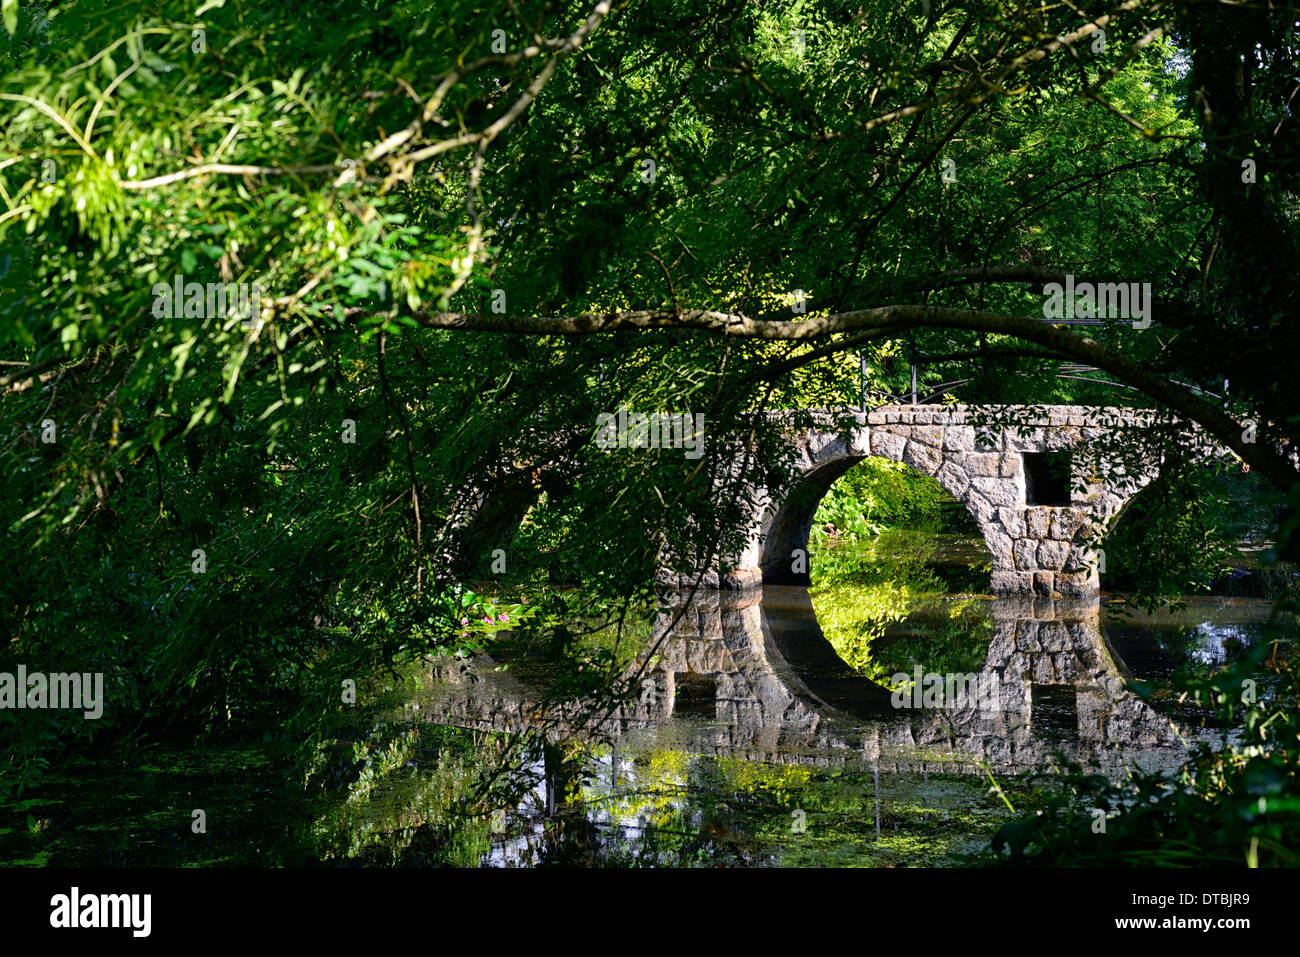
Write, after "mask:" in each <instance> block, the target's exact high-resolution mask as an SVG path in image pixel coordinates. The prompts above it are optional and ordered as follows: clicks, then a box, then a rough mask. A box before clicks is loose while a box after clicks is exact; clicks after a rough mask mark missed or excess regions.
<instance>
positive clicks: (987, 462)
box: [955, 452, 1002, 478]
mask: <svg viewBox="0 0 1300 957" xmlns="http://www.w3.org/2000/svg"><path fill="white" fill-rule="evenodd" d="M955 458H956V461H957V463H958V464H959V465H961V467H962V468H964V469H965V470H966V472H967V474H968V475H970V476H971V477H972V478H974V477H976V476H978V477H980V478H996V477H997V475H998V463H999V462H1000V461H1001V459H1002V456H1001V455H999V454H998V453H996V452H966V453H962V454H960V455H957V456H955Z"/></svg>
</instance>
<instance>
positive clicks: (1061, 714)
mask: <svg viewBox="0 0 1300 957" xmlns="http://www.w3.org/2000/svg"><path fill="white" fill-rule="evenodd" d="M1029 700H1030V702H1031V704H1030V711H1029V730H1030V733H1031V734H1034V735H1037V736H1041V737H1044V738H1049V739H1054V740H1061V739H1063V738H1074V737H1077V736H1078V733H1079V705H1078V699H1077V696H1076V694H1075V689H1074V686H1073V685H1040V684H1035V685H1031V686H1030V699H1029Z"/></svg>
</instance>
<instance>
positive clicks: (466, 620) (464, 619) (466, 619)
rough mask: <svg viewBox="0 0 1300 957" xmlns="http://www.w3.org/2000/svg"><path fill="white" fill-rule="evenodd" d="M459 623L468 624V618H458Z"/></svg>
mask: <svg viewBox="0 0 1300 957" xmlns="http://www.w3.org/2000/svg"><path fill="white" fill-rule="evenodd" d="M460 623H461V624H462V625H468V624H469V619H468V618H462V619H461V620H460Z"/></svg>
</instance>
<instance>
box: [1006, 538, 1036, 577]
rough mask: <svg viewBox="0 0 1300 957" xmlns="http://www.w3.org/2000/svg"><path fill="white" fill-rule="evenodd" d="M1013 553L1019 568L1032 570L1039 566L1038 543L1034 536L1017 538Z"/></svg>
mask: <svg viewBox="0 0 1300 957" xmlns="http://www.w3.org/2000/svg"><path fill="white" fill-rule="evenodd" d="M1012 555H1013V556H1014V558H1015V564H1016V568H1018V569H1021V570H1024V571H1030V570H1032V569H1035V568H1037V567H1038V543H1037V542H1036V541H1034V540H1033V539H1032V538H1021V539H1017V540H1016V544H1015V546H1014V547H1013V549H1012Z"/></svg>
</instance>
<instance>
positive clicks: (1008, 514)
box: [998, 505, 1029, 538]
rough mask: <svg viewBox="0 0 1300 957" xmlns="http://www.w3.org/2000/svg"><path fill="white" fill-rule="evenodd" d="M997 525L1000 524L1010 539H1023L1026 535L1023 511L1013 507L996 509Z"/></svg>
mask: <svg viewBox="0 0 1300 957" xmlns="http://www.w3.org/2000/svg"><path fill="white" fill-rule="evenodd" d="M998 524H1000V525H1001V526H1002V527H1003V529H1005V530H1006V533H1007V534H1008V535H1010V536H1011V537H1012V538H1024V537H1025V536H1026V535H1027V534H1029V533H1028V532H1027V531H1025V510H1024V509H1022V508H1015V507H1013V506H1005V505H1004V506H1003V507H1001V508H999V509H998Z"/></svg>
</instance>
